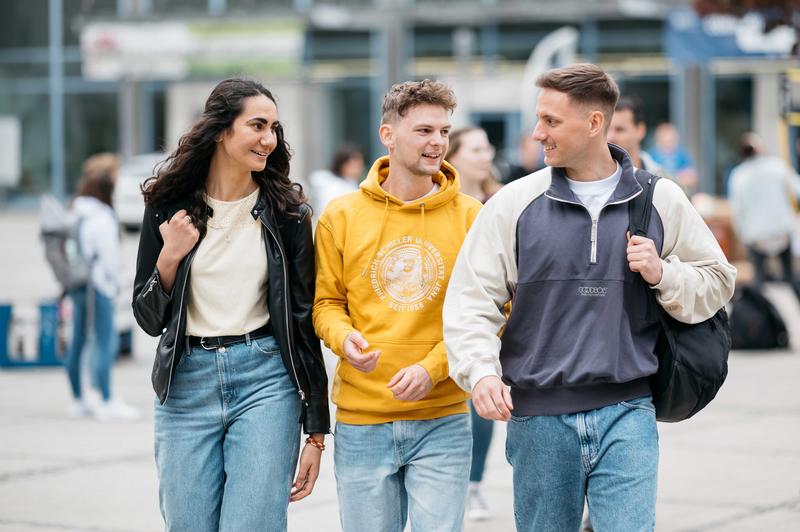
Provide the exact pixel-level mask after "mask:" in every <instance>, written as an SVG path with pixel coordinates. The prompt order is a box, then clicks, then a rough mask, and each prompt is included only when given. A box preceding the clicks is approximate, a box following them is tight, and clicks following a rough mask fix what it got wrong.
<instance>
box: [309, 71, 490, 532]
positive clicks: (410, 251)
mask: <svg viewBox="0 0 800 532" xmlns="http://www.w3.org/2000/svg"><path fill="white" fill-rule="evenodd" d="M455 105H456V102H455V97H454V95H453V91H452V90H451V89H450V88H449V87H448V86H447V85H446V84H444V83H442V82H439V81H430V80H424V81H420V82H406V83H401V84H398V85H395V86H393V87H392V88H391V89H390V90H389V92H388V93H387V94H386V95H385V96H384V100H383V109H382V119H381V122H382V123H381V126H380V129H379V133H380V138H381V142H382V143H383V145H384V146H386V148H387V150H388V151H389V155H388V157H381V158H380V159H378V160H377V161H375V163H374V164H373V165H372V168H371V170H370V172H369V175H368V176H367V179H366V180H365V181H364V182H363V183H362V184H361V188H360V190H358V191H356V192H353V193H351V194H348V195H346V196H342V197H340V198H337V199H335V200H333V201H331V202H330V203H329V204H328V206H327V208H326V209H325V211H324V212H323V213H322V215H321V216H320V218H319V223H318V225H317V234H316V250H317V287H316V297H315V300H314V313H313V316H314V328H315V329H316V332H317V335H319V337H320V338H322V340H323V341H324V342H325V344H326V345H327V346H328V347H329V348H330V349H332V350H333V352H334V353H336V354H337V355H338V356H339V357H340V359H339V362H338V365H337V368H336V377H335V379H334V384H333V401H334V402H335V403H336V405H337V413H336V420H337V423H336V433H335V436H336V440H335V441H336V444H335V451H334V462H335V471H336V483H337V492H338V495H339V508H340V510H339V513H340V518H341V523H342V528H343V529H344V530H346V531H347V532H359V531H369V532H373V531H376V530H380V531H381V532H402V530H403V529H404V528H405V523H406V520H407V518H410V520H411V523H412V527H413V529H414V530H425V531H443V532H449V531H458V530H461V527H462V520H463V514H464V499H465V495H466V490H467V483H468V478H469V468H470V457H471V447H472V437H471V435H470V428H469V417H468V414H467V404H466V399H467V397H468V395H467V394H466V393H465V392H463V391H462V390H461V389H460V388H459V387H458V386H457V385H456V384H455V383H454V382H453V381H452V380H451V379H450V378H449V377H448V366H447V355H446V352H445V348H444V343H443V341H442V304H443V301H444V290H445V287H446V286H447V282H448V280H449V278H450V271H451V269H452V266H453V264H454V263H455V259H456V255H457V254H458V250H459V248H460V247H461V243H462V241H463V240H464V237H465V236H466V234H467V231H468V230H469V227H470V225H471V224H472V221H473V220H474V218H475V216H476V215H477V213H478V210H479V209H480V203H479V202H478V201H476V200H474V199H473V198H471V197H469V196H466V195H465V194H462V193H460V192H459V184H458V175H457V173H456V171H455V169H454V168H453V167H452V166H450V165H449V164H448V163H447V162H445V161H444V155H445V153H446V152H447V147H448V134H449V132H450V129H451V124H450V114H451V113H452V111H453V109H454V108H455Z"/></svg>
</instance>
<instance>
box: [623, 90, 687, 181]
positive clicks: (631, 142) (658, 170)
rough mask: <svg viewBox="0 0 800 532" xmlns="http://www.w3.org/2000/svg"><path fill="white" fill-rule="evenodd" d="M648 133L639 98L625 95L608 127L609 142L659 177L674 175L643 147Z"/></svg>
mask: <svg viewBox="0 0 800 532" xmlns="http://www.w3.org/2000/svg"><path fill="white" fill-rule="evenodd" d="M646 135H647V124H645V121H644V110H643V109H642V103H641V101H640V100H639V98H636V97H634V96H623V97H621V98H620V99H619V101H618V102H617V106H616V107H615V108H614V116H612V117H611V125H610V126H609V128H608V142H611V143H613V144H616V145H617V146H619V147H620V148H622V149H623V150H625V151H626V152H628V155H629V156H630V158H631V162H632V163H633V166H635V167H636V168H641V169H642V170H647V171H648V172H650V173H651V174H653V175H657V176H659V177H669V178H670V179H672V178H673V177H672V176H671V175H669V174H668V173H667V171H666V170H665V169H664V168H663V167H661V165H659V164H658V163H657V162H656V161H655V160H654V159H653V157H652V156H651V155H650V154H649V153H647V152H646V151H644V150H643V149H642V141H643V140H644V138H645V136H646Z"/></svg>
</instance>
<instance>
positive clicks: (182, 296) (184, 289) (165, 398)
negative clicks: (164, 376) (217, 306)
mask: <svg viewBox="0 0 800 532" xmlns="http://www.w3.org/2000/svg"><path fill="white" fill-rule="evenodd" d="M196 251H197V250H196V249H195V250H192V252H191V255H189V258H188V259H187V261H186V275H185V276H184V277H183V285H181V301H180V306H179V307H178V329H177V330H176V331H175V342H174V345H173V346H172V364H171V365H170V367H169V380H168V381H167V394H166V395H165V396H164V404H167V400H168V399H169V389H170V387H171V385H172V370H173V369H175V351H176V350H177V349H178V342H179V341H178V332H179V331H180V327H181V314H183V299H184V297H185V296H186V282H187V281H188V280H189V268H190V267H191V265H192V261H193V260H194V255H195V253H196ZM181 343H183V342H181ZM184 354H188V353H184Z"/></svg>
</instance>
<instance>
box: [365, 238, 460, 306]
mask: <svg viewBox="0 0 800 532" xmlns="http://www.w3.org/2000/svg"><path fill="white" fill-rule="evenodd" d="M444 280H445V267H444V258H443V257H442V254H441V253H440V252H439V250H438V249H436V247H435V246H434V245H433V244H431V243H430V242H428V241H427V240H425V241H423V240H422V239H421V238H419V237H414V236H410V235H406V236H400V237H397V238H394V239H392V240H390V241H389V242H387V243H386V244H384V245H383V247H381V249H380V250H379V251H378V253H377V255H376V256H375V259H374V260H373V261H372V263H371V264H370V284H371V285H372V289H373V290H374V291H375V294H376V295H377V296H378V297H379V298H380V299H381V300H382V301H384V302H386V303H387V304H388V305H389V308H391V309H392V310H394V311H396V312H413V311H417V310H421V309H422V308H424V307H425V305H426V304H427V303H430V302H432V301H434V299H438V298H439V297H440V296H441V295H442V294H443V293H444Z"/></svg>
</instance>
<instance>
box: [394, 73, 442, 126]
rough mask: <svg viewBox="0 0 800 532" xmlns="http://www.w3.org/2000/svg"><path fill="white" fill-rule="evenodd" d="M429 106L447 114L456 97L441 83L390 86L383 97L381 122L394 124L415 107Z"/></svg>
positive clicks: (423, 82) (413, 82)
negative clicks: (443, 110) (446, 111)
mask: <svg viewBox="0 0 800 532" xmlns="http://www.w3.org/2000/svg"><path fill="white" fill-rule="evenodd" d="M422 104H431V105H439V106H441V107H444V108H445V109H447V110H448V111H449V112H451V113H452V112H453V109H455V108H456V96H455V94H454V93H453V89H451V88H450V87H449V86H448V85H447V83H445V82H443V81H431V80H429V79H423V80H422V81H406V82H404V83H398V84H396V85H392V88H391V89H389V92H387V93H386V94H385V95H384V97H383V107H382V109H381V122H382V123H384V124H386V123H389V122H395V121H397V120H398V119H400V118H402V117H404V116H405V114H406V113H407V112H408V110H409V109H411V108H412V107H416V106H417V105H422Z"/></svg>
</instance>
